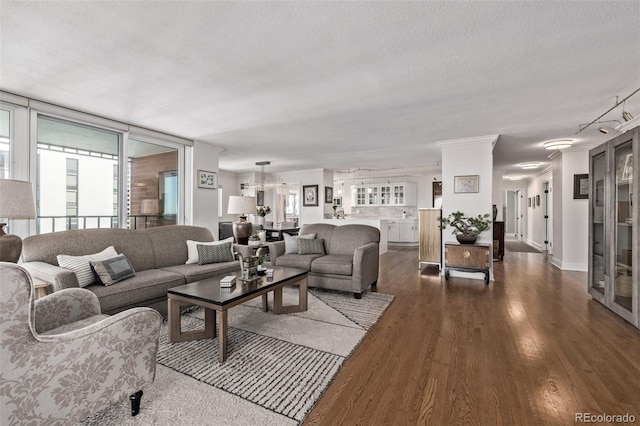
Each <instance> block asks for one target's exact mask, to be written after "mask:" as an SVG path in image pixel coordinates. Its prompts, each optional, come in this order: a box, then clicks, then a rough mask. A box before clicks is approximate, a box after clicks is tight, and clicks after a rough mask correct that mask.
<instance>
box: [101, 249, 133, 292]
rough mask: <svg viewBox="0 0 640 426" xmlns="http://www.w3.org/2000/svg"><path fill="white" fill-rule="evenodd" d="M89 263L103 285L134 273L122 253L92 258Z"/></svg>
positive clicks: (124, 278)
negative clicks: (103, 258)
mask: <svg viewBox="0 0 640 426" xmlns="http://www.w3.org/2000/svg"><path fill="white" fill-rule="evenodd" d="M89 263H90V264H91V267H92V268H93V270H94V271H95V272H96V274H98V278H100V281H101V282H102V284H104V285H111V284H115V283H117V282H119V281H122V280H126V279H127V278H131V277H133V276H135V275H136V271H134V270H133V266H131V262H129V259H127V256H125V255H124V254H121V255H119V256H116V257H112V258H111V259H107V260H100V261H94V260H92V261H90V262H89Z"/></svg>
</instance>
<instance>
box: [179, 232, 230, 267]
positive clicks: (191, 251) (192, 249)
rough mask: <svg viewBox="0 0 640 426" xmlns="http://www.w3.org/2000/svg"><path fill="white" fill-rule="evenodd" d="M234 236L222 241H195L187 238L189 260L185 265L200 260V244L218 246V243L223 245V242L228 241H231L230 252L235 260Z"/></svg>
mask: <svg viewBox="0 0 640 426" xmlns="http://www.w3.org/2000/svg"><path fill="white" fill-rule="evenodd" d="M233 241H234V239H233V237H229V238H226V239H224V240H222V241H194V240H187V256H188V257H187V261H186V262H185V265H190V264H192V263H198V260H199V258H200V256H199V255H198V244H200V245H211V246H217V245H221V244H226V243H230V244H229V252H230V254H231V260H233Z"/></svg>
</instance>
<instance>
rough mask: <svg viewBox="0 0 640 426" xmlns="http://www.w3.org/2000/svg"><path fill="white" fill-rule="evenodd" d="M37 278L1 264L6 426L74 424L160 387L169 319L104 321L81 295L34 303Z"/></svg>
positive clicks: (0, 364) (139, 314)
mask: <svg viewBox="0 0 640 426" xmlns="http://www.w3.org/2000/svg"><path fill="white" fill-rule="evenodd" d="M33 294H34V292H33V286H32V284H31V277H30V276H29V274H28V273H27V271H26V270H25V269H23V268H21V267H20V266H18V265H15V264H13V263H5V262H0V424H2V425H16V424H69V423H71V424H73V423H75V422H77V421H79V420H83V419H84V418H86V417H87V416H89V415H91V414H94V413H95V412H97V411H99V410H101V409H103V408H106V407H108V406H110V405H112V404H115V403H117V402H119V401H121V400H123V399H125V398H126V397H127V396H129V395H130V399H131V407H132V408H131V409H132V414H133V415H136V414H137V412H138V410H139V408H140V398H141V397H142V390H141V389H142V388H143V387H145V386H146V385H149V384H151V383H153V380H154V379H155V372H156V353H157V351H158V339H159V335H160V326H161V324H162V318H161V316H160V314H158V312H156V311H154V310H153V309H150V308H134V309H129V310H127V311H124V312H120V313H118V314H116V315H113V316H108V315H102V314H101V313H100V304H99V303H98V299H97V297H96V296H95V295H94V294H93V293H92V292H90V291H88V290H85V289H82V288H69V289H65V290H61V291H58V292H56V293H54V294H51V295H49V296H46V297H44V298H42V299H39V300H34V298H33Z"/></svg>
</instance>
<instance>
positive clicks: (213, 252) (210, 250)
mask: <svg viewBox="0 0 640 426" xmlns="http://www.w3.org/2000/svg"><path fill="white" fill-rule="evenodd" d="M232 246H233V243H232V242H231V241H227V242H224V243H222V244H196V247H197V248H198V265H209V264H211V263H222V262H232V261H233V257H234V256H233V252H232V251H231V250H232V249H231V247H232Z"/></svg>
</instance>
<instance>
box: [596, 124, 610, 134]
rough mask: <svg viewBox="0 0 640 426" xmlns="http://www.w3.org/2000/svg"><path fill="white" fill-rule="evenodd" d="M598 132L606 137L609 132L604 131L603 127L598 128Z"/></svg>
mask: <svg viewBox="0 0 640 426" xmlns="http://www.w3.org/2000/svg"><path fill="white" fill-rule="evenodd" d="M598 131H599V132H600V133H604V134H605V135H606V134H607V133H609V130H607V129H605V128H604V127H602V126H598Z"/></svg>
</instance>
